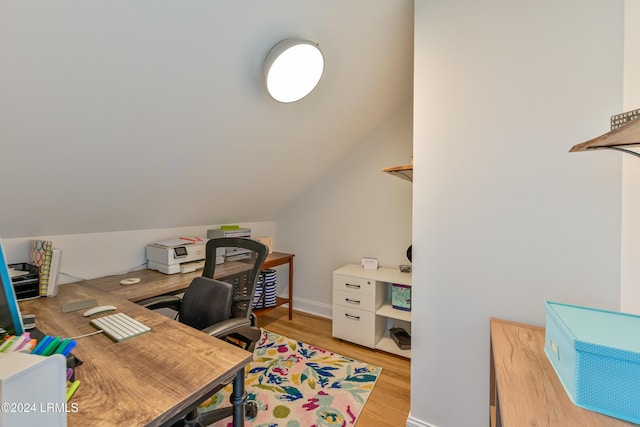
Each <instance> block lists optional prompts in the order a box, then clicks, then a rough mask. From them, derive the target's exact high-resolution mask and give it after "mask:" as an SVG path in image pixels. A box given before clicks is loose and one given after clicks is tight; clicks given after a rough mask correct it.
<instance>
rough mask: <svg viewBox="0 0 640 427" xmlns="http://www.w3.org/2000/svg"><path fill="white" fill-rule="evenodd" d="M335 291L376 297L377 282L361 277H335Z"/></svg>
mask: <svg viewBox="0 0 640 427" xmlns="http://www.w3.org/2000/svg"><path fill="white" fill-rule="evenodd" d="M333 289H337V290H341V291H348V292H355V293H359V294H363V295H375V292H376V281H375V280H371V279H361V278H360V277H353V276H342V275H340V274H334V275H333Z"/></svg>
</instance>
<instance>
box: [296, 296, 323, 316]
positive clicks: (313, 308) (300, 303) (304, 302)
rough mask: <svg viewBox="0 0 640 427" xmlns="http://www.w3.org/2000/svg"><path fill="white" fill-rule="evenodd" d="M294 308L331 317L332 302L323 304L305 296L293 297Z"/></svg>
mask: <svg viewBox="0 0 640 427" xmlns="http://www.w3.org/2000/svg"><path fill="white" fill-rule="evenodd" d="M293 309H294V310H298V311H302V312H304V313H309V314H313V315H316V316H320V317H325V318H327V319H331V314H332V309H331V305H330V304H322V303H319V302H316V301H311V300H308V299H304V298H296V297H293Z"/></svg>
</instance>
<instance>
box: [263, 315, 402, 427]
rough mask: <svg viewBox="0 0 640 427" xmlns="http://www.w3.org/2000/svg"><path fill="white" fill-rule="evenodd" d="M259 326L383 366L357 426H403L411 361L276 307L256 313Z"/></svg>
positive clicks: (317, 320) (315, 318)
mask: <svg viewBox="0 0 640 427" xmlns="http://www.w3.org/2000/svg"><path fill="white" fill-rule="evenodd" d="M258 324H259V326H260V327H262V328H264V329H266V330H268V331H271V332H275V333H277V334H280V335H284V336H286V337H289V338H293V339H296V340H299V341H302V342H305V343H307V344H313V345H315V346H318V347H321V348H324V349H326V350H330V351H333V352H334V353H338V354H341V355H343V356H348V357H351V358H353V359H357V360H361V361H363V362H367V363H371V364H373V365H376V366H380V367H382V374H381V375H380V377H379V378H378V381H377V382H376V385H375V387H374V388H373V391H372V392H371V395H370V396H369V399H368V400H367V403H366V405H365V407H364V409H363V412H362V413H361V414H360V416H359V417H358V421H357V422H356V425H357V427H369V426H370V427H402V426H406V424H407V417H408V416H409V396H410V395H409V392H410V374H411V361H410V360H409V359H406V358H404V357H400V356H395V355H393V354H390V353H385V352H383V351H378V350H371V349H368V348H366V347H362V346H358V345H355V344H351V343H349V342H346V341H342V340H339V339H336V338H333V337H332V336H331V320H330V319H325V318H323V317H318V316H313V315H310V314H306V313H302V312H298V311H294V312H293V320H289V318H288V309H287V308H284V307H278V308H276V309H273V310H271V311H268V312H266V313H260V315H259V316H258Z"/></svg>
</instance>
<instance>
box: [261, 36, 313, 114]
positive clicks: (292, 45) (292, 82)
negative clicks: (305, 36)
mask: <svg viewBox="0 0 640 427" xmlns="http://www.w3.org/2000/svg"><path fill="white" fill-rule="evenodd" d="M323 71H324V58H323V56H322V52H321V51H320V49H319V48H318V44H317V43H313V42H310V41H308V40H300V39H285V40H282V41H281V42H279V43H278V44H276V45H275V46H274V47H273V48H272V49H271V50H270V51H269V53H268V54H267V58H266V60H265V62H264V78H265V83H266V85H267V91H269V94H270V95H271V96H272V97H273V99H275V100H276V101H279V102H285V103H288V102H295V101H298V100H300V99H302V98H304V97H305V96H307V95H308V94H309V93H310V92H311V91H312V90H313V88H315V87H316V85H317V84H318V82H319V81H320V77H322V72H323Z"/></svg>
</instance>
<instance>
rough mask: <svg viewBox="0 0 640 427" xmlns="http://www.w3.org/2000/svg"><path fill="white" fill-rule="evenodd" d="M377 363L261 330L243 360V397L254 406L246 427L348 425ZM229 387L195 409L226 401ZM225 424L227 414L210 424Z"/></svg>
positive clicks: (358, 409) (228, 423)
mask: <svg viewBox="0 0 640 427" xmlns="http://www.w3.org/2000/svg"><path fill="white" fill-rule="evenodd" d="M381 371H382V368H380V367H377V366H373V365H369V364H368V363H364V362H359V361H357V360H354V359H351V358H348V357H345V356H341V355H339V354H335V353H332V352H330V351H328V350H323V349H321V348H318V347H314V346H312V345H308V344H305V343H303V342H300V341H296V340H292V339H290V338H287V337H283V336H280V335H278V334H274V333H272V332H268V331H265V330H263V331H262V338H261V340H260V343H259V344H258V345H257V346H256V349H255V352H254V357H253V361H252V362H251V363H249V365H247V368H246V378H245V391H246V392H247V395H248V397H247V402H250V401H254V402H256V404H257V406H258V415H257V416H256V417H255V418H249V417H246V418H245V426H246V427H328V426H331V427H334V426H340V427H347V426H353V425H354V424H355V423H356V420H357V419H358V415H359V414H360V412H361V411H362V408H363V406H364V404H365V403H366V401H367V398H368V397H369V394H370V393H371V390H372V389H373V386H374V385H375V383H376V381H377V379H378V377H379V375H380V372H381ZM231 390H232V386H231V385H228V386H227V387H225V388H224V389H223V390H222V391H220V392H219V393H217V394H216V395H215V396H213V397H212V398H211V399H210V400H208V401H207V402H205V403H204V404H203V405H202V406H201V408H200V410H201V411H208V410H212V409H215V408H217V407H225V406H229V405H230V403H229V396H230V394H231ZM212 426H215V427H230V426H231V418H227V419H225V420H223V421H219V422H217V423H215V424H212Z"/></svg>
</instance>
